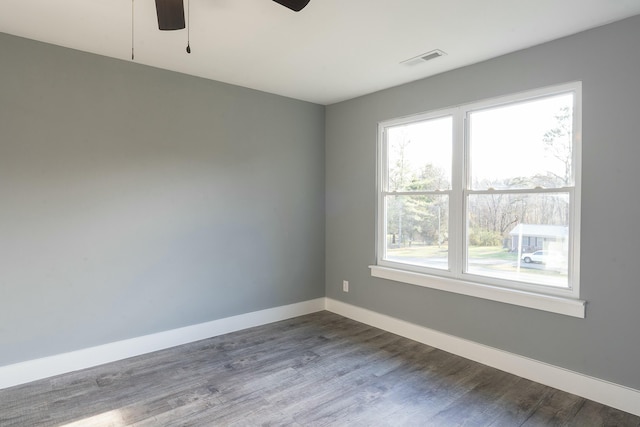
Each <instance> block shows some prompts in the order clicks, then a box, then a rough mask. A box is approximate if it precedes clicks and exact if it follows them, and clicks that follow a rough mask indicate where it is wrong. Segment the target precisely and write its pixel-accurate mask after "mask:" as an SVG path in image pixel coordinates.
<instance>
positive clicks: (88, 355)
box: [0, 298, 325, 389]
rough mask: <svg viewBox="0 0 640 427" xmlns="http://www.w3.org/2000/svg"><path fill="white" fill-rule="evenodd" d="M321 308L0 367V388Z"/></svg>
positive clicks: (284, 309) (222, 322)
mask: <svg viewBox="0 0 640 427" xmlns="http://www.w3.org/2000/svg"><path fill="white" fill-rule="evenodd" d="M324 308H325V298H318V299H314V300H309V301H304V302H300V303H296V304H291V305H285V306H281V307H274V308H269V309H266V310H260V311H254V312H252V313H246V314H240V315H238V316H232V317H227V318H224V319H219V320H213V321H211V322H206V323H201V324H198V325H192V326H186V327H184V328H178V329H172V330H169V331H164V332H158V333H156V334H151V335H145V336H142V337H137V338H131V339H127V340H123V341H117V342H113V343H109V344H104V345H100V346H96V347H91V348H86V349H83V350H77V351H72V352H69V353H63V354H57V355H55V356H49V357H43V358H41V359H34V360H28V361H26V362H21V363H16V364H13V365H7V366H1V367H0V389H3V388H8V387H12V386H15V385H19V384H25V383H28V382H31V381H36V380H39V379H43V378H48V377H52V376H54V375H59V374H64V373H67V372H73V371H78V370H80V369H85V368H90V367H92V366H97V365H102V364H104V363H109V362H115V361H117V360H122V359H126V358H128V357H133V356H139V355H141V354H145V353H151V352H153V351H158V350H163V349H165V348H169V347H175V346H177V345H182V344H187V343H190V342H194V341H198V340H202V339H206V338H211V337H214V336H217V335H223V334H227V333H229V332H235V331H239V330H241V329H246V328H251V327H254V326H260V325H265V324H267V323H272V322H277V321H280V320H286V319H290V318H292V317H297V316H302V315H305V314H309V313H314V312H317V311H322V310H324Z"/></svg>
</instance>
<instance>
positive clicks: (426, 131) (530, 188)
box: [372, 83, 584, 317]
mask: <svg viewBox="0 0 640 427" xmlns="http://www.w3.org/2000/svg"><path fill="white" fill-rule="evenodd" d="M580 123H581V84H580V83H572V84H567V85H562V86H557V87H553V88H547V89H541V90H537V91H532V92H527V93H524V94H518V95H513V96H508V97H504V98H500V99H494V100H490V101H484V102H479V103H475V104H468V105H463V106H460V107H457V108H450V109H445V110H439V111H434V112H430V113H424V114H420V115H416V116H412V117H407V118H401V119H394V120H389V121H386V122H383V123H380V125H379V156H378V157H379V166H378V177H379V179H378V180H379V182H378V212H377V216H378V229H377V265H376V266H372V274H373V275H374V276H377V277H384V278H388V279H392V280H399V281H405V282H409V283H413V284H418V285H423V286H428V287H435V288H438V289H443V290H450V291H453V292H460V293H465V294H469V295H474V296H480V297H484V298H489V299H496V300H499V301H503V302H508V303H515V304H520V305H525V306H529V307H533V308H540V309H543V310H548V311H554V312H562V313H566V314H570V315H577V316H578V317H584V302H583V301H580V300H578V298H579V230H580V227H579V220H580V209H579V208H580V191H579V189H580V133H581V124H580ZM496 295H497V296H496ZM558 306H560V307H563V308H557V307H558Z"/></svg>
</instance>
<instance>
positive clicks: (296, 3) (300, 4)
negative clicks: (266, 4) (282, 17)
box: [273, 0, 310, 12]
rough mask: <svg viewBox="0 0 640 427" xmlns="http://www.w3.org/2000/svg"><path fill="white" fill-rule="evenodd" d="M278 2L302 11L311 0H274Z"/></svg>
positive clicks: (296, 10) (295, 10)
mask: <svg viewBox="0 0 640 427" xmlns="http://www.w3.org/2000/svg"><path fill="white" fill-rule="evenodd" d="M273 1H275V2H276V3H280V4H281V5H283V6H284V7H286V8H289V9H291V10H293V11H294V12H300V11H301V10H302V9H304V8H305V6H306V5H308V4H309V1H310V0H273Z"/></svg>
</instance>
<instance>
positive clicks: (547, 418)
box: [0, 311, 640, 427]
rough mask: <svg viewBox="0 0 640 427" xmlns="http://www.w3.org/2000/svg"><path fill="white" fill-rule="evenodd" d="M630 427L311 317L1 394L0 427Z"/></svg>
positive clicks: (479, 369)
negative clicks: (560, 426)
mask: <svg viewBox="0 0 640 427" xmlns="http://www.w3.org/2000/svg"><path fill="white" fill-rule="evenodd" d="M62 425H69V426H82V427H91V426H101V427H102V426H258V425H278V426H281V425H287V426H289V425H290V426H550V425H554V426H555V425H562V426H564V425H567V426H581V427H582V426H640V417H636V416H633V415H631V414H628V413H625V412H622V411H618V410H615V409H612V408H609V407H606V406H603V405H601V404H598V403H595V402H592V401H589V400H585V399H583V398H581V397H578V396H575V395H572V394H568V393H564V392H561V391H558V390H555V389H552V388H549V387H545V386H542V385H540V384H537V383H534V382H531V381H528V380H525V379H523V378H520V377H517V376H514V375H510V374H507V373H504V372H502V371H499V370H496V369H493V368H490V367H487V366H484V365H481V364H479V363H475V362H471V361H469V360H466V359H463V358H461V357H458V356H454V355H452V354H449V353H446V352H444V351H441V350H438V349H435V348H432V347H429V346H426V345H423V344H419V343H417V342H414V341H411V340H409V339H406V338H402V337H399V336H397V335H394V334H391V333H388V332H384V331H381V330H379V329H376V328H372V327H370V326H367V325H364V324H362V323H358V322H355V321H352V320H349V319H345V318H343V317H341V316H338V315H335V314H332V313H329V312H326V311H325V312H319V313H314V314H311V315H307V316H302V317H298V318H295V319H291V320H286V321H282V322H278V323H273V324H270V325H265V326H261V327H257V328H251V329H247V330H244V331H240V332H235V333H232V334H227V335H223V336H219V337H215V338H211V339H207V340H203V341H199V342H196V343H192V344H188V345H184V346H180V347H175V348H172V349H168V350H163V351H159V352H155V353H152V354H148V355H143V356H139V357H135V358H131V359H127V360H123V361H119V362H115V363H110V364H108V365H103V366H99V367H96V368H91V369H86V370H83V371H78V372H74V373H71V374H65V375H61V376H58V377H54V378H50V379H46V380H41V381H37V382H33V383H30V384H25V385H21V386H17V387H12V388H9V389H5V390H0V426H2V427H10V426H20V427H23V426H62Z"/></svg>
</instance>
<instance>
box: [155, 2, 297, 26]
mask: <svg viewBox="0 0 640 427" xmlns="http://www.w3.org/2000/svg"><path fill="white" fill-rule="evenodd" d="M273 1H275V2H276V3H280V4H281V5H282V6H284V7H287V8H289V9H291V10H293V11H295V12H300V11H301V10H302V9H304V7H305V6H306V5H307V4H308V3H309V1H310V0H273ZM156 12H157V14H158V28H160V29H161V30H163V31H171V30H182V29H183V28H185V21H184V0H156Z"/></svg>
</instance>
